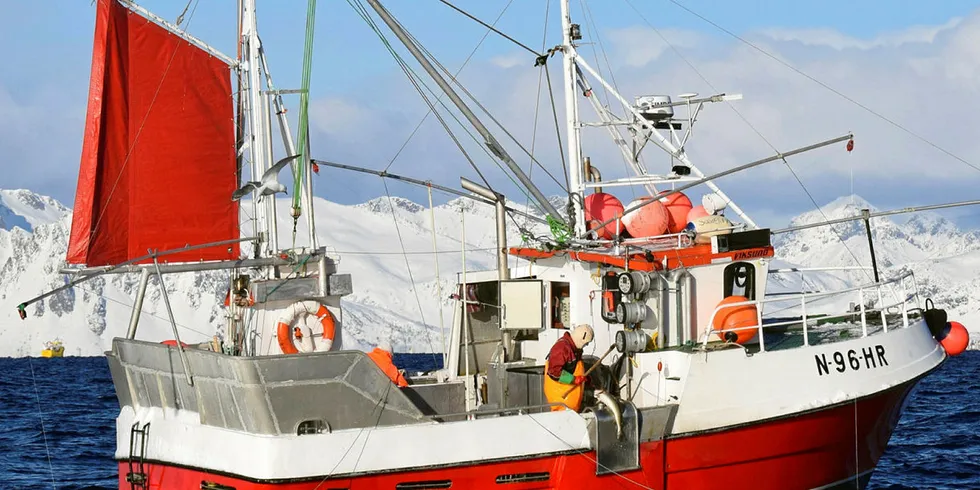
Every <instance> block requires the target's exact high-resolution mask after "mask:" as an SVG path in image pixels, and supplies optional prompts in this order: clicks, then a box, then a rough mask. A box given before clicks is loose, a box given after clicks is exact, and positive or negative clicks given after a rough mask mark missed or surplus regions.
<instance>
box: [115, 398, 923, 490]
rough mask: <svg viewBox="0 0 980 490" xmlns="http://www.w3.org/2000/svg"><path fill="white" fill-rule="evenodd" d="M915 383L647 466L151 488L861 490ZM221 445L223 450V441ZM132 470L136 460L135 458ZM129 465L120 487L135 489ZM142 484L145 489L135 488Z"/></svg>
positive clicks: (179, 470)
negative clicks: (608, 471) (627, 469)
mask: <svg viewBox="0 0 980 490" xmlns="http://www.w3.org/2000/svg"><path fill="white" fill-rule="evenodd" d="M916 381H917V380H913V381H909V382H907V383H905V384H902V385H898V386H895V387H892V388H890V389H888V390H885V391H882V392H879V393H876V394H874V395H871V396H868V397H865V398H862V399H860V400H857V401H852V402H847V403H845V404H838V405H832V406H829V407H826V408H822V409H817V410H813V411H809V412H804V413H799V414H795V415H793V416H791V417H784V418H780V419H773V420H766V421H761V422H758V423H754V424H749V425H745V426H741V427H735V428H727V429H724V430H719V431H713V432H704V433H693V434H682V435H679V436H675V437H673V438H669V439H667V440H666V441H654V442H647V443H643V444H641V447H640V463H641V465H642V469H641V470H636V471H631V472H627V473H623V474H620V475H615V474H612V475H603V476H596V463H595V459H594V458H595V453H594V452H592V451H590V452H586V453H577V452H576V453H569V454H562V455H551V456H547V457H540V458H529V459H520V460H511V461H498V462H481V463H480V464H479V465H465V466H455V467H445V468H420V469H415V470H411V471H401V472H395V473H385V474H367V475H357V476H349V477H342V478H336V477H334V478H327V477H324V478H317V479H315V480H311V479H304V480H303V481H290V480H280V481H249V480H245V479H242V478H241V477H235V476H234V475H219V474H214V473H209V472H207V471H206V470H203V469H194V468H184V467H175V466H171V465H166V464H159V463H154V462H146V463H145V465H144V469H143V471H144V472H145V473H146V474H147V476H148V478H149V482H148V485H146V486H145V487H144V488H150V489H178V488H179V489H185V488H186V489H206V488H212V489H226V490H227V489H235V490H259V489H273V488H275V489H281V490H285V489H288V490H312V489H319V490H328V489H331V490H333V489H345V490H362V489H375V488H379V489H380V488H385V489H390V488H404V489H409V488H411V489H416V490H417V489H424V488H466V489H483V488H495V489H508V490H511V489H513V490H530V489H587V488H601V489H614V488H653V489H658V490H659V489H670V490H674V489H691V488H726V489H737V488H752V489H767V488H774V489H775V488H778V489H793V488H863V487H864V486H865V485H866V484H867V482H868V480H869V479H870V477H871V472H872V470H873V469H874V467H875V465H876V464H877V463H878V459H879V458H880V457H881V455H882V454H883V453H884V451H885V447H886V445H887V443H888V439H889V438H890V437H891V434H892V431H893V430H894V429H895V426H896V425H897V424H898V420H899V417H900V416H901V413H902V409H903V407H904V404H905V401H906V399H907V397H908V396H909V392H910V391H911V389H912V387H913V386H914V385H915V382H916ZM215 450H216V451H219V450H220V448H215ZM133 466H134V469H133V470H135V466H137V465H136V464H135V463H133ZM133 470H131V469H130V462H128V461H121V462H120V463H119V475H120V476H119V487H120V488H121V489H124V488H125V489H128V488H131V484H130V482H128V481H127V479H126V475H127V474H128V473H129V472H130V471H133ZM136 488H140V487H138V486H137V487H136Z"/></svg>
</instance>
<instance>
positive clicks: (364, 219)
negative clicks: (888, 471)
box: [0, 190, 980, 356]
mask: <svg viewBox="0 0 980 490" xmlns="http://www.w3.org/2000/svg"><path fill="white" fill-rule="evenodd" d="M288 203H289V200H288V198H286V199H281V200H279V201H278V202H277V210H278V211H277V212H278V213H279V223H280V225H279V235H280V236H279V240H280V242H279V243H280V245H281V246H289V245H291V244H292V220H291V219H290V218H289V204H288ZM512 204H515V205H516V203H512ZM556 204H558V205H560V204H561V203H560V202H558V203H556ZM243 206H244V207H243V209H244V210H246V212H244V213H242V216H243V224H242V232H243V234H249V233H251V231H252V230H251V224H250V221H249V220H248V219H247V216H250V215H251V211H250V204H249V203H248V202H245V203H243ZM862 207H870V206H869V205H868V204H867V203H866V202H864V201H863V200H862V199H860V198H858V197H856V196H855V197H850V196H849V197H845V198H840V199H838V200H836V201H834V202H832V203H829V204H827V205H826V206H824V207H823V208H822V211H823V215H826V218H828V219H832V218H835V217H844V216H851V215H855V214H858V213H859V212H860V211H859V210H860V208H862ZM314 209H315V218H316V219H317V229H318V237H317V240H318V243H320V244H326V245H327V246H328V250H330V251H331V252H330V253H332V254H333V255H334V257H335V258H336V259H337V260H338V269H339V271H340V272H341V273H349V274H351V275H352V279H353V286H354V292H353V293H352V294H350V295H348V296H346V297H345V298H344V300H343V308H344V335H343V342H344V347H345V348H353V349H365V350H366V349H370V348H371V347H373V345H375V344H376V343H377V341H378V340H379V339H380V338H382V337H388V338H390V339H391V342H392V345H393V346H394V348H395V350H397V351H400V352H441V351H442V350H443V347H442V342H443V335H442V332H441V331H440V328H439V325H440V313H441V316H442V324H443V325H444V326H445V327H446V329H447V331H446V334H447V335H448V328H449V326H450V325H451V323H452V321H453V309H452V302H451V300H449V295H450V294H451V293H453V287H454V285H455V284H456V280H457V277H456V276H457V272H458V271H460V270H462V261H461V260H462V257H461V253H460V252H461V250H460V249H461V247H462V245H461V244H462V242H461V239H462V236H461V233H462V232H463V231H464V229H463V228H462V227H461V223H462V222H463V221H464V220H465V233H466V237H465V241H466V266H467V270H481V269H490V268H493V267H495V263H496V261H495V255H494V250H493V248H494V246H495V240H496V238H495V236H494V234H495V226H494V217H493V216H494V214H493V208H492V207H490V206H486V205H484V204H480V203H476V202H474V201H471V200H468V199H462V198H460V199H455V200H452V201H449V202H447V203H446V204H443V205H440V206H436V207H435V209H433V210H431V214H432V215H434V217H435V234H436V247H437V250H438V251H439V253H438V254H437V255H436V256H434V255H433V253H432V229H431V221H430V210H429V209H428V208H427V207H426V206H423V205H419V204H417V203H414V202H412V201H409V200H407V199H403V198H399V197H392V198H390V199H389V198H388V197H380V198H376V199H372V200H370V201H368V202H365V203H361V204H357V205H352V206H347V205H341V204H336V203H333V202H329V201H327V200H324V199H320V198H316V199H314ZM559 209H561V208H559ZM872 209H873V208H872ZM463 212H465V216H464V215H463V214H461V213H463ZM823 215H821V213H819V212H816V211H814V212H811V213H805V214H802V215H800V216H798V217H797V218H795V219H794V220H793V223H794V224H800V223H808V222H813V221H819V220H822V219H824V217H823ZM516 221H517V222H518V223H520V224H521V226H527V227H528V228H530V229H531V230H532V231H533V232H534V233H535V234H539V235H543V234H546V233H547V231H546V230H545V229H544V227H542V226H540V225H535V224H534V223H533V222H532V223H528V224H525V222H524V219H523V218H521V217H517V218H516ZM396 224H397V226H396ZM872 224H873V227H874V230H875V240H876V241H875V251H876V253H877V256H878V262H879V264H880V265H881V267H882V273H883V276H884V277H889V275H890V274H895V273H899V272H901V271H903V270H906V269H908V270H912V271H914V273H915V276H916V280H917V281H918V283H919V285H920V286H921V287H922V290H923V297H931V298H932V299H933V300H934V301H935V303H936V305H937V306H938V307H941V308H946V309H947V311H949V314H950V318H951V319H954V320H958V321H960V322H962V323H963V324H964V325H966V326H967V328H969V329H970V330H971V332H973V333H972V335H971V336H972V337H973V338H974V345H978V344H980V343H978V342H977V341H978V340H980V333H977V332H980V278H976V277H973V276H974V274H973V273H972V271H975V270H978V268H980V240H978V238H980V234H978V233H977V232H962V231H960V230H958V229H957V228H956V226H955V225H953V224H952V223H950V222H948V221H947V220H945V219H943V218H941V217H939V216H937V215H930V214H925V213H920V214H918V215H914V217H913V218H912V219H910V220H908V221H907V222H905V223H898V222H895V221H891V220H888V219H880V218H879V219H875V220H873V221H872ZM70 227H71V210H70V209H68V208H67V207H65V206H64V205H62V204H60V203H58V202H57V201H55V200H54V199H51V198H49V197H45V196H41V195H38V194H35V193H32V192H30V191H26V190H14V191H10V190H0V356H24V355H38V353H39V351H40V349H41V348H42V346H43V344H44V342H45V341H46V340H51V339H54V338H56V337H57V338H61V339H62V340H64V342H65V346H66V351H65V353H66V355H101V354H102V352H103V351H105V350H107V349H108V348H109V347H110V345H111V341H112V338H113V337H116V336H123V335H125V332H126V329H127V327H128V324H129V315H130V311H131V306H132V303H133V298H134V297H135V291H136V286H137V283H138V280H139V277H138V275H136V274H132V275H111V276H103V277H101V278H98V279H94V280H92V281H89V282H87V283H83V284H82V285H80V286H78V287H76V288H74V289H73V290H68V291H65V292H62V293H59V294H57V295H54V296H51V297H49V298H47V299H45V300H44V301H41V302H38V303H36V304H34V305H31V306H30V307H28V309H27V311H28V315H29V316H28V320H27V321H22V320H20V318H19V317H18V316H17V312H16V306H17V304H19V303H20V302H22V301H24V300H26V299H29V298H31V297H33V296H35V295H38V294H41V293H44V292H46V291H49V290H50V289H52V288H53V287H56V286H58V285H61V284H64V281H65V277H63V276H62V275H61V274H59V273H58V269H59V268H60V267H61V266H62V265H63V264H64V255H65V250H66V249H67V243H68V234H69V230H70ZM832 228H833V230H834V231H836V233H838V234H840V236H841V237H842V238H844V239H845V243H846V245H847V246H846V248H845V247H844V246H843V245H841V243H840V241H839V240H838V239H837V237H836V236H835V235H834V231H831V227H821V228H812V229H809V230H802V231H799V232H794V233H788V234H785V235H782V236H778V237H776V239H775V245H776V246H777V248H776V250H777V257H776V260H774V261H773V267H774V268H776V267H814V266H822V267H826V266H853V265H855V262H854V259H853V257H852V256H851V253H853V254H854V255H856V256H857V257H858V259H859V260H860V262H861V265H865V266H870V259H869V254H868V247H867V239H866V235H865V232H864V228H863V223H862V222H860V221H856V222H852V223H844V224H839V225H835V226H834V227H832ZM306 234H307V232H306V221H305V218H300V220H299V222H298V223H297V233H296V236H297V241H296V243H295V245H296V246H303V245H307V243H306V242H307V240H306ZM508 235H509V236H508V244H509V245H511V246H513V245H517V244H520V243H521V238H520V233H519V231H518V230H517V227H516V226H514V222H513V221H508ZM403 245H404V250H405V251H407V252H408V253H407V254H403V253H402V251H403V248H402V246H403ZM437 259H438V267H439V276H437V275H436V260H437ZM518 262H519V261H518V259H516V258H511V265H512V266H517V265H519V263H518ZM406 263H407V264H406ZM868 274H870V272H868ZM869 277H870V276H865V275H864V274H863V273H861V272H856V273H855V272H851V273H807V274H806V275H805V276H804V280H801V278H800V276H799V275H798V274H786V275H772V276H771V277H770V281H769V288H768V289H769V292H774V291H800V290H813V289H815V288H819V289H839V288H843V287H847V286H848V285H853V284H854V281H856V280H861V281H862V282H864V281H868V278H869ZM440 279H441V280H440ZM166 282H167V291H168V293H169V294H170V300H171V304H172V306H173V308H174V315H175V317H176V320H177V323H178V325H179V332H180V336H181V340H183V341H185V342H200V341H204V340H207V339H209V338H210V337H211V336H212V335H214V334H215V333H216V332H220V331H221V330H222V329H223V328H224V322H225V318H224V316H223V313H222V311H221V308H220V303H221V302H222V301H223V300H224V291H225V289H224V288H226V287H227V284H228V272H222V271H215V272H200V273H186V274H173V275H168V276H166ZM413 284H414V288H413ZM440 287H441V294H439V288H440ZM416 295H417V296H416ZM440 298H441V299H440ZM835 306H838V305H835ZM143 308H144V313H143V315H142V317H141V319H140V325H139V334H138V336H139V338H141V339H145V340H149V341H160V340H165V339H170V338H173V333H172V331H171V325H170V323H169V321H168V320H167V314H166V309H165V307H164V304H163V299H162V295H161V293H160V290H159V286H158V285H157V281H156V279H155V278H154V279H151V284H150V287H149V288H148V289H147V298H146V301H145V303H144V306H143Z"/></svg>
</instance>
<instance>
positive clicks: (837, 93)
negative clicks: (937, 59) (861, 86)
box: [627, 0, 980, 171]
mask: <svg viewBox="0 0 980 490" xmlns="http://www.w3.org/2000/svg"><path fill="white" fill-rule="evenodd" d="M627 1H628V0H627ZM669 1H670V3H673V4H674V5H677V6H678V7H680V8H682V9H684V10H686V11H687V12H688V13H690V14H691V15H694V16H695V17H697V18H699V19H701V20H703V21H705V22H707V23H709V24H711V25H712V26H714V27H716V28H717V29H718V30H720V31H722V32H724V33H725V34H728V35H729V36H731V37H733V38H735V39H737V40H739V41H741V42H742V43H744V44H746V45H747V46H749V47H750V48H752V49H754V50H756V51H758V52H760V53H762V54H764V55H765V56H767V57H768V58H770V59H773V60H775V61H776V62H777V63H779V64H781V65H783V66H785V67H786V68H789V69H790V70H793V71H794V72H796V73H798V74H800V75H802V76H803V77H805V78H807V79H809V80H810V81H812V82H814V83H816V84H817V85H820V86H821V87H823V88H825V89H827V90H829V91H831V92H833V93H834V94H836V95H837V96H839V97H841V98H842V99H844V100H846V101H848V102H850V103H852V104H854V105H856V106H858V107H860V108H861V109H864V110H865V111H867V112H869V113H871V114H872V115H873V116H875V117H877V118H879V119H881V120H883V121H885V122H887V123H888V124H891V125H892V126H895V127H896V128H898V129H900V130H902V131H904V132H905V133H907V134H909V135H910V136H912V137H914V138H916V139H918V140H920V141H922V142H924V143H925V144H927V145H929V146H931V147H933V148H935V149H937V150H939V151H940V152H942V153H945V154H946V155H948V156H950V157H952V158H954V159H956V160H958V161H960V162H962V163H964V164H966V165H968V166H970V167H972V168H973V169H974V170H977V171H980V167H978V166H976V165H974V164H972V163H970V162H968V161H966V160H964V159H963V158H961V157H959V156H957V155H955V154H953V153H952V152H950V151H949V150H946V149H945V148H943V147H941V146H939V145H937V144H935V143H933V142H932V141H929V140H928V139H926V138H925V137H924V136H920V135H919V134H918V133H915V132H914V131H912V130H911V129H908V128H906V127H905V126H902V125H901V124H899V123H897V122H895V121H892V120H891V119H889V118H888V117H886V116H884V115H883V114H881V113H878V112H876V111H875V110H874V109H871V108H870V107H868V106H866V105H864V104H862V103H860V102H858V101H856V100H854V99H853V98H851V97H848V96H847V95H845V94H844V93H843V92H841V91H839V90H837V89H835V88H833V87H831V86H830V85H828V84H826V83H824V82H821V81H820V80H817V79H816V78H814V77H813V76H811V75H808V74H807V73H805V72H803V70H800V69H799V68H796V67H795V66H793V65H791V64H789V63H788V62H786V61H783V60H781V59H779V58H778V57H776V56H775V55H773V54H772V53H769V52H768V51H766V50H764V49H762V48H760V47H759V46H756V45H755V44H752V43H751V42H749V41H747V40H745V39H743V38H742V37H740V36H739V35H737V34H735V33H733V32H732V31H729V30H728V29H725V28H724V27H722V26H720V25H718V24H716V23H714V22H712V21H711V20H709V19H707V18H706V17H704V16H703V15H701V14H699V13H697V12H695V11H693V10H691V9H689V8H687V7H685V6H684V5H682V4H681V3H680V2H678V1H677V0H669Z"/></svg>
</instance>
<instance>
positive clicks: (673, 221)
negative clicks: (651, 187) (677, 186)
mask: <svg viewBox="0 0 980 490" xmlns="http://www.w3.org/2000/svg"><path fill="white" fill-rule="evenodd" d="M668 192H670V191H663V192H661V194H666V193H668ZM660 202H662V203H664V207H665V208H667V217H668V221H667V231H669V232H671V233H680V232H681V230H683V229H684V227H685V226H687V221H688V220H687V214H688V213H689V212H690V211H691V200H690V199H689V198H688V197H687V196H685V195H684V193H683V192H678V193H676V194H671V195H669V196H667V197H664V198H661V199H660Z"/></svg>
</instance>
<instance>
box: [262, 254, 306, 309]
mask: <svg viewBox="0 0 980 490" xmlns="http://www.w3.org/2000/svg"><path fill="white" fill-rule="evenodd" d="M311 257H313V255H309V254H308V255H307V256H306V257H303V260H302V261H300V263H299V264H296V267H294V268H293V271H292V272H290V273H289V274H287V275H286V280H285V281H283V282H280V283H279V284H277V285H276V287H274V288H272V291H269V292H268V293H266V295H265V298H264V299H263V301H265V300H267V299H269V297H271V296H272V293H274V292H276V290H277V289H279V288H281V287H283V286H284V285H285V284H286V283H287V282H289V281H292V280H293V279H296V278H297V277H299V276H297V277H292V275H293V274H296V273H297V272H299V270H300V269H302V268H303V266H305V265H306V263H307V262H309V261H310V258H311Z"/></svg>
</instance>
